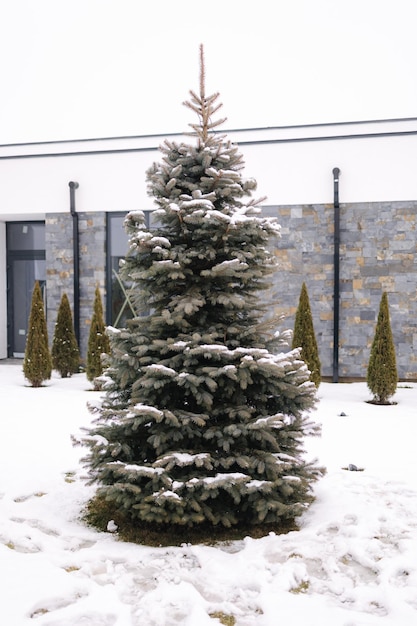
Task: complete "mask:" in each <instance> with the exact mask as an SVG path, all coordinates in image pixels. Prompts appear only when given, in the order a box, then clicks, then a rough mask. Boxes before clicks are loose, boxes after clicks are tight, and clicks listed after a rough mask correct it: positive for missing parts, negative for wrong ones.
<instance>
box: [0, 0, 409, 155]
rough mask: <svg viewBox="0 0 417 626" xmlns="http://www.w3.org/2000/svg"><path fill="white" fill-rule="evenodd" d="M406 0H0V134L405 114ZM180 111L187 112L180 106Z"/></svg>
mask: <svg viewBox="0 0 417 626" xmlns="http://www.w3.org/2000/svg"><path fill="white" fill-rule="evenodd" d="M416 18H417V0H206V1H205V2H202V1H196V0H175V1H174V0H148V1H146V0H0V24H1V27H0V28H1V32H0V52H1V59H2V61H1V65H0V84H1V98H0V144H5V143H10V142H30V141H46V140H58V139H75V138H90V137H110V136H120V135H142V134H152V133H169V132H179V131H183V130H187V128H188V126H187V125H188V123H189V122H191V121H194V119H192V113H191V112H190V111H189V110H187V109H186V108H185V107H184V106H182V104H181V103H182V102H183V101H184V100H185V99H187V97H188V93H189V90H190V89H198V75H199V74H198V73H199V67H198V60H199V59H198V47H199V44H200V43H203V44H204V47H205V57H206V79H207V81H206V82H207V92H208V93H212V92H213V91H219V92H220V94H221V101H222V102H223V105H224V106H223V113H224V115H225V116H227V118H228V119H227V122H226V124H225V126H224V129H225V130H226V129H232V128H246V127H264V126H281V125H289V124H308V123H316V122H320V123H321V122H334V121H355V120H367V119H383V118H391V117H394V118H397V117H414V116H417V80H416V76H417V72H416V65H417V64H416V61H417V37H416V24H417V19H416ZM190 115H191V118H190Z"/></svg>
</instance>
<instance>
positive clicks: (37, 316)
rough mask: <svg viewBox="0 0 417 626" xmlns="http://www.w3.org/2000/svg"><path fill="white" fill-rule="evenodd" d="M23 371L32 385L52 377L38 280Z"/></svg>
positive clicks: (33, 295) (38, 385)
mask: <svg viewBox="0 0 417 626" xmlns="http://www.w3.org/2000/svg"><path fill="white" fill-rule="evenodd" d="M23 373H24V375H25V378H26V379H27V380H28V381H29V382H30V384H31V385H32V387H40V386H41V385H42V383H43V381H44V380H49V378H51V373H52V362H51V354H50V352H49V345H48V330H47V327H46V319H45V310H44V306H43V298H42V291H41V288H40V285H39V282H38V281H36V283H35V286H34V289H33V293H32V303H31V307H30V315H29V324H28V334H27V339H26V348H25V357H24V360H23Z"/></svg>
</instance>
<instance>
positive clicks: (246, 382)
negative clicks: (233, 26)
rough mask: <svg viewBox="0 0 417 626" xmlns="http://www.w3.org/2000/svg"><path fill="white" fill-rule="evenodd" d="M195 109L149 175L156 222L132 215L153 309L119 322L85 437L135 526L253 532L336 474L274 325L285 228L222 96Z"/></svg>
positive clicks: (102, 476)
mask: <svg viewBox="0 0 417 626" xmlns="http://www.w3.org/2000/svg"><path fill="white" fill-rule="evenodd" d="M204 83H205V81H204V62H203V51H202V50H201V80H200V93H199V94H197V93H194V92H192V91H191V92H190V95H191V98H190V100H189V101H188V102H186V103H185V104H186V106H187V107H189V108H190V109H191V110H192V111H194V112H195V113H196V114H197V116H198V122H197V123H196V124H190V126H191V127H192V129H193V133H192V135H193V136H194V138H193V139H190V143H179V144H178V143H175V142H170V141H166V142H165V143H164V144H163V145H162V147H161V153H162V160H161V162H160V163H156V164H154V165H153V166H152V167H151V168H150V170H149V171H148V174H147V180H148V189H149V193H150V195H151V196H153V198H154V202H155V204H156V210H155V213H154V217H155V218H156V223H157V224H158V225H157V227H156V228H154V229H153V230H149V229H147V228H146V227H145V221H144V215H143V213H142V212H139V211H138V212H132V213H130V214H128V216H127V218H126V222H125V224H126V230H127V233H128V235H129V242H130V243H129V250H128V253H127V256H126V259H125V261H124V264H123V266H122V269H121V275H122V278H123V279H124V280H126V281H129V282H130V284H132V285H133V286H132V288H131V289H130V298H131V302H132V304H133V306H134V308H135V310H136V312H137V316H136V317H135V318H134V319H132V320H129V321H128V322H127V327H126V328H125V329H110V331H111V337H110V339H111V346H112V351H111V358H110V366H109V368H108V370H107V372H106V375H107V378H108V380H107V383H106V385H105V389H106V393H105V395H104V398H103V400H102V401H101V403H100V405H99V406H98V407H95V408H94V409H93V410H94V411H95V412H96V418H95V421H94V422H93V425H92V427H91V428H90V429H89V430H87V432H86V433H85V434H84V436H83V437H82V439H81V442H82V444H83V445H85V446H87V447H88V448H89V453H88V454H87V456H86V457H85V459H84V460H85V463H86V466H87V467H88V470H89V477H90V479H91V482H95V483H97V484H98V486H99V489H98V494H99V497H102V498H105V499H106V500H107V502H108V503H110V505H111V506H112V507H113V509H114V511H120V512H122V513H123V515H124V516H125V517H127V518H128V519H129V520H130V521H131V522H132V523H133V524H137V525H138V526H139V525H141V524H148V525H154V526H165V525H186V526H195V525H208V527H209V528H210V527H211V528H212V527H213V526H215V525H220V526H225V527H231V526H234V525H242V526H244V527H245V528H247V527H251V526H252V527H253V526H257V525H261V524H270V525H271V528H272V527H274V528H276V527H277V526H279V524H280V523H283V522H287V521H289V520H293V519H294V518H295V517H296V516H298V515H300V514H301V512H302V511H303V510H304V509H305V507H306V506H307V505H308V504H309V503H310V502H311V500H312V484H313V482H314V481H315V480H316V479H317V478H318V477H319V476H320V474H321V473H322V469H321V468H319V467H318V466H317V465H316V464H315V463H314V462H307V461H306V460H305V458H304V448H303V437H304V436H305V435H306V434H307V433H312V432H313V431H314V430H315V426H314V425H313V424H312V423H311V421H310V420H309V419H308V418H307V412H308V411H309V409H311V408H312V407H313V405H314V403H315V386H314V384H313V383H312V382H310V381H309V373H308V370H307V367H306V365H305V364H304V362H303V361H302V360H301V359H300V354H299V351H298V350H293V351H290V352H287V353H283V352H280V350H281V348H279V346H280V344H282V342H283V338H282V336H280V335H279V333H278V331H277V330H276V326H275V327H273V325H272V323H271V322H270V321H269V322H266V321H265V319H266V316H265V313H266V311H267V310H268V307H269V306H270V305H269V304H268V303H266V301H265V293H266V290H267V289H268V287H269V286H270V283H269V281H270V276H271V274H272V272H274V271H275V270H276V257H275V255H274V253H273V251H271V247H268V246H269V244H270V243H271V240H272V239H273V238H275V237H276V236H277V235H278V233H279V226H278V225H277V224H276V222H275V221H274V220H273V219H271V218H266V217H262V214H261V209H260V207H259V202H258V201H255V200H253V199H252V198H251V194H252V191H253V190H255V188H256V183H255V181H254V180H244V179H243V177H242V168H243V161H242V156H241V154H240V153H239V151H238V148H237V146H235V145H233V144H231V143H230V142H229V141H228V140H227V139H226V138H225V136H222V135H220V134H218V133H216V132H213V130H214V128H216V127H217V126H218V125H219V124H220V123H222V122H223V121H224V120H219V121H214V120H213V116H214V114H215V113H216V112H217V111H218V109H219V108H220V106H221V105H220V104H218V103H217V100H218V94H214V95H212V96H208V97H206V95H205V91H204V88H205V87H204Z"/></svg>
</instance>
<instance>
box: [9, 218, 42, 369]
mask: <svg viewBox="0 0 417 626" xmlns="http://www.w3.org/2000/svg"><path fill="white" fill-rule="evenodd" d="M6 241H7V330H8V333H7V335H8V337H7V338H8V356H9V357H23V356H24V353H25V347H26V335H27V327H28V320H29V314H30V305H31V301H32V292H33V287H34V285H35V281H39V284H40V286H41V289H42V291H43V292H44V291H45V285H46V262H45V224H44V222H9V223H8V224H7V229H6Z"/></svg>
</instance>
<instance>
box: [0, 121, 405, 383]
mask: <svg viewBox="0 0 417 626" xmlns="http://www.w3.org/2000/svg"><path fill="white" fill-rule="evenodd" d="M222 134H226V135H227V137H228V139H230V140H231V141H232V142H234V143H237V144H238V145H239V148H240V151H241V153H242V154H243V156H244V160H245V170H244V172H243V176H244V177H248V178H255V179H256V181H257V183H258V194H259V197H263V196H266V198H267V199H266V200H265V201H264V202H263V204H264V206H265V211H267V212H268V214H271V215H277V216H278V219H279V221H280V223H281V224H282V239H281V241H280V242H279V244H278V246H277V255H278V257H279V258H280V260H281V262H282V269H281V271H280V272H278V276H277V279H276V283H275V295H274V298H276V300H275V303H274V305H275V308H276V310H277V311H279V312H283V313H284V314H286V315H287V322H288V324H287V325H288V326H289V327H291V325H292V324H293V315H294V312H295V309H296V306H297V300H298V294H299V290H300V288H301V284H302V282H303V281H305V282H306V284H307V287H308V290H309V295H310V301H311V302H310V303H311V306H312V311H313V319H314V323H315V330H316V333H317V336H318V337H317V338H318V343H319V349H320V354H321V360H322V366H323V374H324V376H333V379H334V378H335V377H336V378H338V377H339V375H340V376H341V377H342V378H361V377H364V376H365V374H366V363H367V358H368V356H369V347H370V342H371V340H372V335H373V331H374V327H375V320H376V316H377V313H378V310H377V309H378V305H379V300H380V297H381V295H382V292H383V291H387V292H388V295H389V301H390V306H391V317H392V324H393V332H394V341H395V342H396V347H397V355H398V363H399V373H400V377H402V378H405V379H414V378H416V379H417V358H415V357H414V354H415V353H416V352H417V326H416V327H414V326H413V318H414V319H417V310H416V308H415V307H416V306H417V304H416V302H417V289H416V287H417V283H416V281H417V243H416V237H415V229H416V227H417V175H416V171H417V118H409V119H401V120H383V121H372V122H357V123H341V124H327V125H326V124H324V125H310V126H293V127H277V128H258V129H243V130H231V131H227V130H226V131H224V133H222ZM167 138H168V139H169V140H171V141H172V140H174V141H186V142H190V141H193V139H192V138H190V137H189V136H186V137H185V136H181V135H170V136H169V137H167ZM164 139H165V136H158V135H153V136H140V137H119V138H107V139H90V140H89V139H87V140H80V141H59V142H48V143H36V144H14V145H2V146H0V293H3V296H4V297H3V298H1V300H0V358H7V357H12V356H16V357H21V356H22V355H23V353H24V346H25V338H26V331H27V317H28V312H29V309H30V298H31V293H32V289H33V284H34V281H35V280H39V281H40V283H41V285H42V287H43V289H44V294H45V303H46V314H47V319H48V327H49V330H50V333H52V332H53V327H54V323H55V319H56V314H57V307H58V305H59V301H60V298H61V296H62V293H63V292H64V291H65V292H67V294H68V296H69V297H70V302H72V305H73V309H74V321H75V325H76V327H77V328H76V331H77V334H78V336H79V340H80V347H81V353H82V355H83V356H84V357H85V351H86V341H87V337H88V328H89V322H90V317H91V314H92V299H93V295H94V289H95V286H96V284H99V285H100V288H101V290H102V293H103V299H104V304H105V308H106V311H107V313H106V315H107V322H108V323H112V324H113V323H115V322H121V320H122V318H123V315H119V314H120V313H121V312H120V309H121V308H123V304H125V302H124V299H123V297H122V296H121V292H120V289H119V287H120V286H119V285H118V283H117V277H116V276H115V269H116V268H117V263H118V259H119V258H120V257H122V256H123V255H124V252H125V250H126V238H125V235H124V233H123V230H122V223H123V218H124V215H125V214H126V213H127V212H128V211H130V210H137V209H141V210H144V211H149V212H150V213H149V219H150V220H151V211H152V209H153V208H154V207H153V204H152V199H151V198H150V197H148V195H147V192H146V180H145V172H146V170H147V169H148V168H149V167H150V166H151V164H152V163H153V162H154V161H158V160H159V159H160V153H159V151H158V147H159V145H160V144H161V143H162V142H163V141H164ZM335 168H337V169H336V170H335ZM338 170H339V171H340V173H339V175H337V171H338ZM335 172H336V173H335ZM335 205H336V206H335ZM335 209H336V210H337V213H338V216H337V219H338V222H337V221H336V218H335ZM335 229H336V231H337V232H336V235H337V242H336V239H335ZM336 246H337V248H336ZM336 253H337V257H338V259H336ZM338 262H339V263H340V265H339V267H335V265H336V266H337V264H338ZM335 279H336V280H337V285H336V284H335ZM336 287H337V288H336ZM117 294H118V295H117ZM117 298H119V301H118V300H117ZM335 298H337V305H336V307H335V305H334V303H335ZM335 309H337V319H335ZM124 313H126V310H125V311H124ZM122 314H123V312H122ZM118 317H119V319H117V318H118ZM335 326H337V328H335ZM396 337H397V340H396ZM335 359H336V360H337V363H335Z"/></svg>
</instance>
